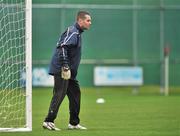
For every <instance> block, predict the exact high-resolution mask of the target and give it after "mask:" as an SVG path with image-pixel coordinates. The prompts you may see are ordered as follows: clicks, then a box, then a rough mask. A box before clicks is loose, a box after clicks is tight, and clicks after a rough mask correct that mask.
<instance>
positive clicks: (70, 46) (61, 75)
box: [43, 11, 91, 130]
mask: <svg viewBox="0 0 180 136" xmlns="http://www.w3.org/2000/svg"><path fill="white" fill-rule="evenodd" d="M90 25H91V16H90V14H89V12H87V11H79V12H78V14H77V17H76V23H75V24H74V25H72V26H70V27H68V28H67V30H66V31H65V32H64V33H63V34H62V35H61V37H60V38H59V41H58V43H57V47H56V49H55V52H54V55H53V57H52V60H51V64H50V70H49V74H50V75H53V76H54V88H53V97H52V100H51V103H50V107H49V111H48V115H47V116H46V118H45V120H44V122H43V128H45V129H49V130H60V129H58V128H57V127H56V126H55V124H54V120H55V119H56V117H57V113H58V110H59V107H60V105H61V103H62V101H63V99H64V97H65V95H67V96H68V99H69V111H70V118H69V125H68V129H86V128H85V127H83V126H81V125H80V124H79V123H80V119H79V112H80V96H81V92H80V86H79V83H78V81H77V79H76V75H77V71H78V66H79V64H80V60H81V34H82V32H83V31H84V30H87V29H89V28H90Z"/></svg>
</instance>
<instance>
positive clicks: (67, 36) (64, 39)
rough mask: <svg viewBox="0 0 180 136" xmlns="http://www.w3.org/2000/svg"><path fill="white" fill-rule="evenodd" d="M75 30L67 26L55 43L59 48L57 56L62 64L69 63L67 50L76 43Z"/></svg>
mask: <svg viewBox="0 0 180 136" xmlns="http://www.w3.org/2000/svg"><path fill="white" fill-rule="evenodd" d="M77 35H78V33H77V32H74V31H71V30H70V28H68V29H67V30H66V31H65V32H64V33H63V34H62V36H61V38H60V40H59V41H58V43H57V48H58V49H59V57H60V62H61V63H62V65H65V64H69V58H68V51H69V48H71V47H72V46H75V45H77Z"/></svg>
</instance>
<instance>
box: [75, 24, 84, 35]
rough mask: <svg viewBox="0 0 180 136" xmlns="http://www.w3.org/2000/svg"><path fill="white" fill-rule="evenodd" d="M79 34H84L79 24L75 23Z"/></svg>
mask: <svg viewBox="0 0 180 136" xmlns="http://www.w3.org/2000/svg"><path fill="white" fill-rule="evenodd" d="M74 26H75V27H76V28H77V29H78V30H79V32H80V33H82V32H84V30H83V29H82V28H81V27H80V26H79V24H78V23H77V22H76V23H75V25H74Z"/></svg>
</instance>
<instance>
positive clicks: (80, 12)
mask: <svg viewBox="0 0 180 136" xmlns="http://www.w3.org/2000/svg"><path fill="white" fill-rule="evenodd" d="M85 15H90V13H89V12H88V11H79V12H78V13H77V18H76V20H77V21H78V20H79V19H85V18H86V17H85Z"/></svg>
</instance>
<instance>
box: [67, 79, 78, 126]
mask: <svg viewBox="0 0 180 136" xmlns="http://www.w3.org/2000/svg"><path fill="white" fill-rule="evenodd" d="M67 96H68V99H69V111H70V120H69V123H70V124H71V125H77V124H79V122H80V119H79V112H80V99H81V92H80V87H79V83H78V81H77V80H69V86H68V89H67Z"/></svg>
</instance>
